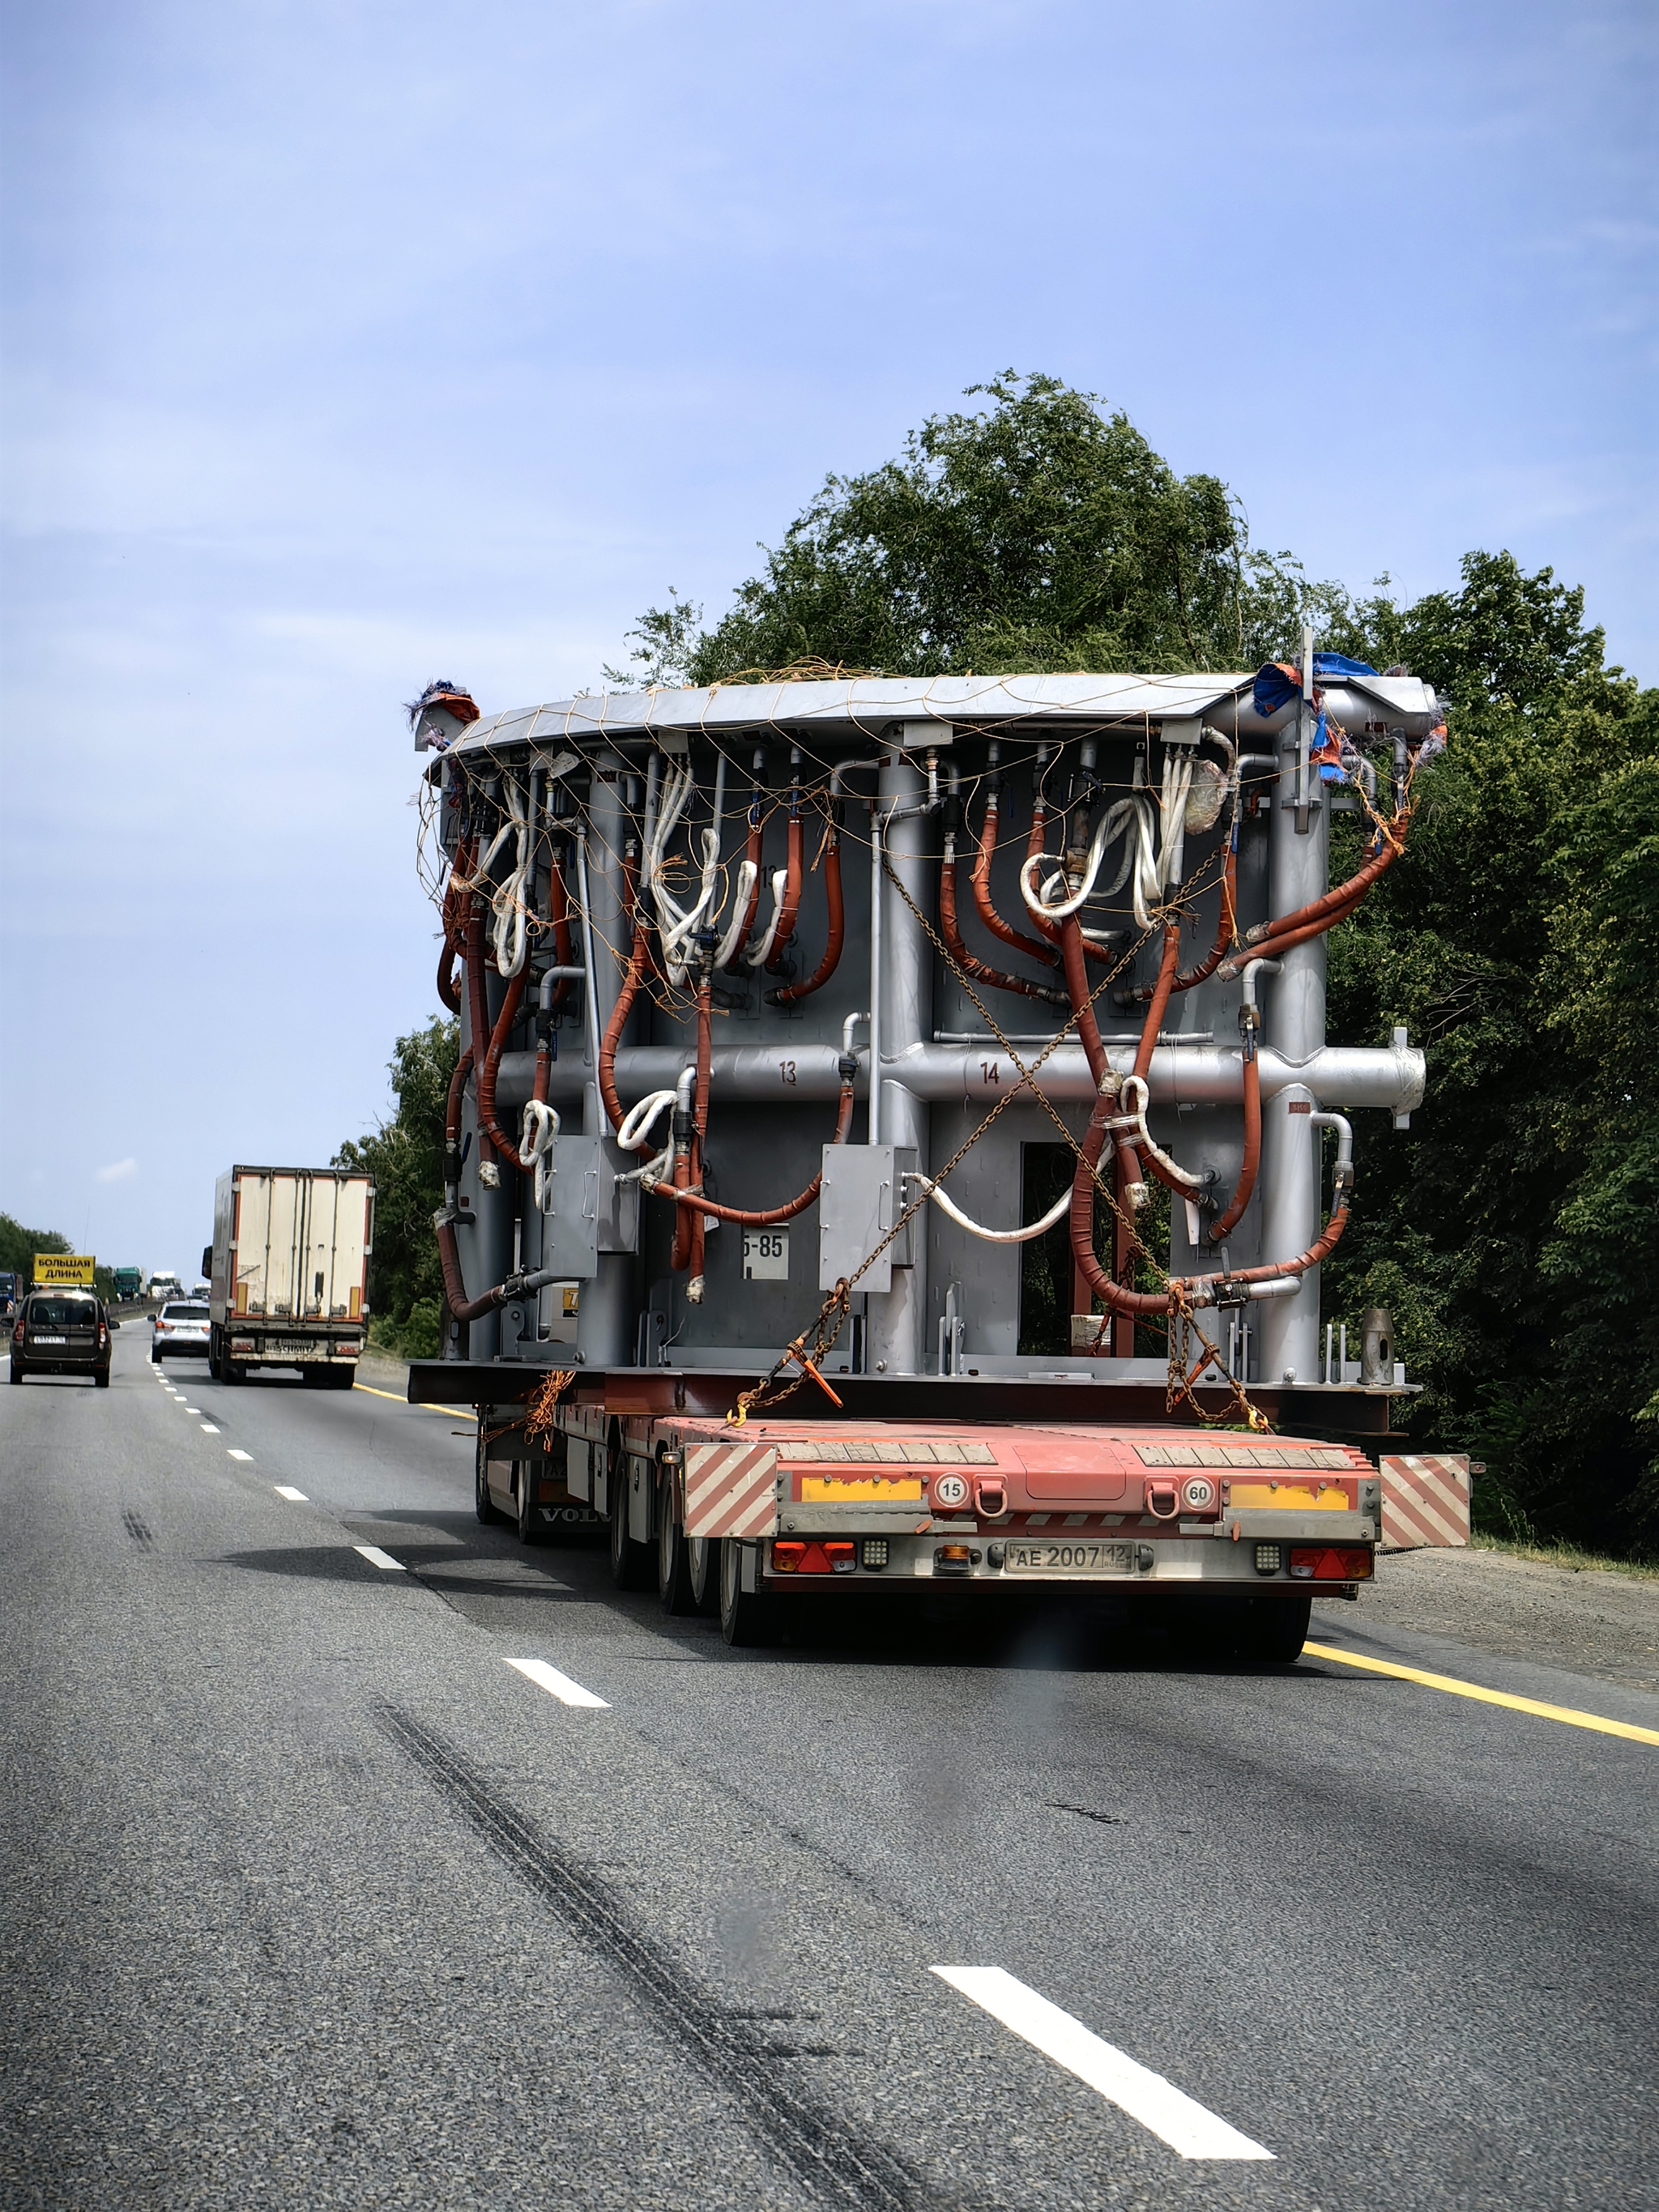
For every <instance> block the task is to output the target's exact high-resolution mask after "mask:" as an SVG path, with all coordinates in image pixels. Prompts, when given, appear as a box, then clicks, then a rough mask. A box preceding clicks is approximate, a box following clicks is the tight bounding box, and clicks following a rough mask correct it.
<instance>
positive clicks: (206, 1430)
mask: <svg viewBox="0 0 1659 2212" xmlns="http://www.w3.org/2000/svg"><path fill="white" fill-rule="evenodd" d="M218 1433H219V1431H218V1430H217V1429H216V1427H215V1425H214V1424H213V1423H212V1422H211V1421H204V1422H203V1424H202V1434H203V1435H204V1437H216V1436H217V1435H218Z"/></svg>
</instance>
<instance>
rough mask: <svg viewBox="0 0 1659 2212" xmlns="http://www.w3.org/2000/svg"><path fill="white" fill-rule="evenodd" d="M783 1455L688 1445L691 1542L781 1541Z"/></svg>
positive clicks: (747, 1446)
mask: <svg viewBox="0 0 1659 2212" xmlns="http://www.w3.org/2000/svg"><path fill="white" fill-rule="evenodd" d="M777 1529H778V1455H777V1453H776V1452H775V1450H774V1449H773V1447H772V1446H771V1445H770V1444H751V1443H736V1444H687V1446H686V1448H685V1533H686V1534H687V1535H688V1536H775V1535H776V1534H777Z"/></svg>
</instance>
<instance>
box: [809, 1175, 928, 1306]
mask: <svg viewBox="0 0 1659 2212" xmlns="http://www.w3.org/2000/svg"><path fill="white" fill-rule="evenodd" d="M915 1171H916V1152H915V1146H913V1145H826V1146H824V1148H823V1190H822V1191H821V1192H820V1193H819V1195H818V1288H819V1289H820V1290H821V1291H833V1290H834V1288H835V1287H836V1284H837V1283H838V1282H839V1281H840V1280H841V1279H842V1276H843V1275H851V1274H852V1273H854V1269H856V1268H857V1267H860V1265H862V1263H863V1261H864V1256H865V1255H866V1253H867V1252H869V1251H870V1250H872V1249H873V1247H874V1246H875V1245H877V1244H878V1243H880V1242H881V1239H882V1238H883V1237H884V1236H885V1235H886V1234H887V1232H888V1231H889V1230H890V1228H891V1227H892V1225H893V1224H894V1222H895V1221H896V1219H897V1218H898V1217H899V1215H900V1214H901V1213H902V1212H903V1210H904V1204H903V1190H902V1180H903V1178H904V1176H907V1175H914V1174H915ZM910 1233H911V1232H910V1230H909V1228H908V1227H907V1228H906V1229H905V1230H904V1231H902V1234H900V1235H899V1236H897V1237H895V1238H894V1239H893V1241H892V1243H890V1245H889V1246H888V1247H887V1249H886V1250H885V1251H884V1252H883V1253H882V1254H881V1255H879V1257H878V1258H877V1259H876V1260H874V1261H872V1263H871V1265H870V1266H869V1267H867V1268H866V1270H865V1273H863V1274H862V1275H861V1276H860V1279H859V1288H860V1290H862V1291H889V1290H891V1288H892V1286H893V1270H894V1268H895V1267H910V1266H911V1265H913V1261H912V1257H911V1251H910Z"/></svg>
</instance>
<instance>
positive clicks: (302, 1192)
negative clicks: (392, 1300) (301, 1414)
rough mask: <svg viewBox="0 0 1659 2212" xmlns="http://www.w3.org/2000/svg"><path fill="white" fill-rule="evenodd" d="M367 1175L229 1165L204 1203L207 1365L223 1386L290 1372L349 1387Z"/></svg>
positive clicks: (363, 1310) (361, 1320)
mask: <svg viewBox="0 0 1659 2212" xmlns="http://www.w3.org/2000/svg"><path fill="white" fill-rule="evenodd" d="M373 1248H374V1179H373V1177H372V1176H366V1175H362V1174H361V1173H356V1172H353V1171H351V1170H346V1169H343V1168H258V1167H234V1168H230V1169H228V1170H227V1171H226V1172H225V1173H224V1174H223V1175H222V1176H220V1178H219V1181H218V1183H217V1185H216V1188H215V1191H214V1196H213V1243H212V1244H211V1246H210V1248H209V1249H208V1250H207V1251H206V1252H204V1254H203V1255H202V1265H203V1268H204V1272H205V1273H206V1274H207V1275H208V1278H209V1282H210V1291H209V1298H208V1315H209V1334H208V1364H209V1366H210V1370H211V1371H212V1373H213V1375H214V1376H215V1377H216V1379H217V1380H218V1381H220V1382H222V1383H240V1382H241V1381H242V1380H243V1379H244V1378H245V1376H246V1374H247V1371H248V1370H249V1369H250V1368H251V1367H297V1368H298V1369H299V1370H300V1372H301V1376H303V1378H304V1380H305V1381H306V1382H307V1383H310V1384H312V1385H313V1386H315V1387H317V1388H319V1389H336V1390H349V1389H350V1388H351V1384H352V1381H353V1378H354V1376H356V1370H357V1361H358V1359H359V1358H361V1356H362V1349H363V1342H364V1334H365V1331H366V1330H367V1329H368V1261H369V1254H370V1252H371V1250H372V1249H373Z"/></svg>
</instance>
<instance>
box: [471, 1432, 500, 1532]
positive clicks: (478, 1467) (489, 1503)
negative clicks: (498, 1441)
mask: <svg viewBox="0 0 1659 2212" xmlns="http://www.w3.org/2000/svg"><path fill="white" fill-rule="evenodd" d="M484 1452H485V1443H484V1425H483V1422H482V1421H480V1422H479V1424H478V1443H477V1450H476V1451H475V1452H474V1454H473V1458H472V1508H473V1510H474V1512H476V1513H477V1516H478V1518H479V1520H480V1521H482V1522H483V1524H484V1526H485V1527H486V1528H488V1527H489V1524H490V1522H492V1521H505V1520H506V1518H507V1516H506V1514H505V1513H503V1512H502V1511H501V1508H500V1506H499V1505H497V1504H495V1501H494V1500H493V1499H492V1498H491V1497H490V1495H489V1461H488V1460H487V1459H486V1458H485V1456H484Z"/></svg>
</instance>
